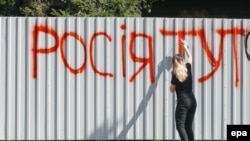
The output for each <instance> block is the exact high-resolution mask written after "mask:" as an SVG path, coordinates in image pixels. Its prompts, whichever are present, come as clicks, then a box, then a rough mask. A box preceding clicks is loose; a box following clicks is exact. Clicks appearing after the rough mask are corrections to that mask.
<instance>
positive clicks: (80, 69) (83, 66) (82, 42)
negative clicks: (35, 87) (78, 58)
mask: <svg viewBox="0 0 250 141" xmlns="http://www.w3.org/2000/svg"><path fill="white" fill-rule="evenodd" d="M68 36H72V37H74V38H75V39H76V40H78V41H80V43H81V45H82V47H83V49H84V53H85V55H84V62H83V64H82V65H81V67H80V68H78V69H74V68H72V67H71V66H70V65H69V63H68V61H67V58H66V57H65V55H64V42H65V40H66V39H67V37H68ZM60 46H61V48H60V52H61V57H62V60H63V63H64V65H65V66H66V68H68V69H69V71H70V72H71V73H73V74H77V73H81V72H83V71H84V69H85V67H86V62H87V49H86V45H85V43H84V40H83V39H82V37H81V36H80V35H78V34H77V33H75V32H68V33H64V34H63V36H62V38H61V40H60Z"/></svg>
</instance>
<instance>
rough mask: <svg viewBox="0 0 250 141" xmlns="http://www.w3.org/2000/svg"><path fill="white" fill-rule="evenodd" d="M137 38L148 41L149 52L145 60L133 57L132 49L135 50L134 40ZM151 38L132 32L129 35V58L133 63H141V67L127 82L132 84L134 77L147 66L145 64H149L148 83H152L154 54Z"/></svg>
mask: <svg viewBox="0 0 250 141" xmlns="http://www.w3.org/2000/svg"><path fill="white" fill-rule="evenodd" d="M138 37H142V38H146V39H147V40H148V51H149V56H148V57H147V58H144V57H138V56H136V55H135V53H134V48H135V41H136V38H138ZM152 40H153V39H152V37H151V36H150V35H146V34H143V33H135V32H132V33H131V40H130V47H129V51H130V56H131V59H132V60H133V61H134V62H139V63H142V65H141V67H140V68H139V69H138V70H137V71H136V72H135V74H133V75H132V76H131V77H130V79H129V81H130V82H133V81H134V79H135V77H136V76H137V75H138V74H139V73H140V72H141V71H142V70H143V69H144V68H145V67H146V66H147V64H149V71H150V81H151V83H153V82H154V79H155V78H154V60H153V58H154V56H153V55H154V53H153V41H152Z"/></svg>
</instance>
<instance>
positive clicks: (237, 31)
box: [217, 27, 247, 87]
mask: <svg viewBox="0 0 250 141" xmlns="http://www.w3.org/2000/svg"><path fill="white" fill-rule="evenodd" d="M217 33H218V34H220V35H221V37H223V39H224V38H225V35H228V34H232V35H233V40H232V44H233V53H234V64H235V76H236V78H235V86H236V87H238V86H239V81H240V79H239V61H238V60H239V59H238V50H237V48H238V47H237V35H241V36H245V35H246V34H247V30H246V29H241V28H238V27H234V28H232V29H227V30H222V29H218V30H217ZM223 39H222V40H223ZM221 54H222V53H221ZM221 59H222V58H220V61H221Z"/></svg>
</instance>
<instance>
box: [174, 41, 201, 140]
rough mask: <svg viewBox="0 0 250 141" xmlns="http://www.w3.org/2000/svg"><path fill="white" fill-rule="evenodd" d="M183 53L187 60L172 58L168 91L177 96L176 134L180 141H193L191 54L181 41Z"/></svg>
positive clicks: (193, 101) (178, 57) (194, 103)
mask: <svg viewBox="0 0 250 141" xmlns="http://www.w3.org/2000/svg"><path fill="white" fill-rule="evenodd" d="M180 43H181V45H182V46H183V48H184V51H185V52H184V53H186V54H187V57H188V60H187V62H186V61H185V59H184V57H182V56H181V55H179V54H176V55H174V56H173V58H172V63H173V70H172V79H171V85H170V91H171V92H172V93H174V92H176V94H177V106H176V111H175V121H176V127H177V130H178V133H179V135H180V138H181V140H182V141H194V133H193V129H192V123H193V119H194V115H195V111H196V106H197V103H196V98H195V96H194V94H193V90H192V72H191V65H192V54H191V53H190V51H189V49H188V45H187V43H186V41H184V40H181V41H180Z"/></svg>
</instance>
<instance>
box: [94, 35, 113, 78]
mask: <svg viewBox="0 0 250 141" xmlns="http://www.w3.org/2000/svg"><path fill="white" fill-rule="evenodd" d="M97 36H105V37H106V38H107V39H108V40H109V41H111V40H112V38H111V36H110V35H108V34H107V33H105V32H97V33H94V34H93V35H92V37H91V40H90V64H91V67H92V68H93V70H94V72H95V73H97V74H100V75H101V76H109V77H113V74H112V73H107V72H101V71H99V70H97V68H96V66H95V64H94V57H93V48H94V45H93V44H94V41H95V39H96V38H97Z"/></svg>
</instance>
